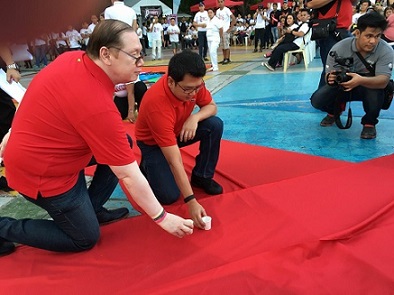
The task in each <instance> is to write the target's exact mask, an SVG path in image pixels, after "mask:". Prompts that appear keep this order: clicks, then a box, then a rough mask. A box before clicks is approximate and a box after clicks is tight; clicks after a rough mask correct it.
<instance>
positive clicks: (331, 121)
mask: <svg viewBox="0 0 394 295" xmlns="http://www.w3.org/2000/svg"><path fill="white" fill-rule="evenodd" d="M334 123H335V118H334V116H332V115H329V114H327V116H325V117H324V118H323V120H321V122H320V126H322V127H328V126H332V125H333V124H334Z"/></svg>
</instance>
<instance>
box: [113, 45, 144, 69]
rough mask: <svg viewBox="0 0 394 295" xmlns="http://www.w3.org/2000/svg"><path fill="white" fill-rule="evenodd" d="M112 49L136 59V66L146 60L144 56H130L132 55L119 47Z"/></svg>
mask: <svg viewBox="0 0 394 295" xmlns="http://www.w3.org/2000/svg"><path fill="white" fill-rule="evenodd" d="M110 48H114V49H117V50H119V51H121V52H123V53H124V54H126V55H128V56H130V57H132V58H133V59H135V64H136V65H137V64H139V63H140V62H141V60H144V56H143V55H140V56H134V55H132V54H130V53H128V52H126V51H124V50H123V49H120V48H118V47H110Z"/></svg>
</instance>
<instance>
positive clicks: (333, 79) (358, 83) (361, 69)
mask: <svg viewBox="0 0 394 295" xmlns="http://www.w3.org/2000/svg"><path fill="white" fill-rule="evenodd" d="M386 26H387V21H386V20H385V18H384V17H383V16H381V15H380V14H379V13H377V12H370V13H367V14H364V15H363V16H361V17H360V18H359V19H358V23H357V28H356V30H355V31H354V37H352V38H346V39H344V40H341V41H340V42H338V43H337V44H335V45H334V46H333V47H332V49H331V51H330V53H329V54H328V56H327V62H326V73H327V74H326V82H327V84H326V85H324V86H323V87H321V88H319V89H318V90H316V91H315V93H313V95H312V97H311V103H312V106H313V107H314V108H316V109H319V110H321V111H323V112H327V116H326V117H325V118H324V119H323V120H322V121H321V122H320V125H321V126H323V127H327V126H332V125H333V124H334V123H335V122H336V121H337V122H338V119H339V121H340V118H339V116H340V114H341V111H343V110H344V108H343V107H344V106H345V105H346V102H348V101H362V102H363V108H364V111H365V115H364V116H363V117H362V119H361V124H362V125H363V129H362V132H361V138H363V139H372V138H375V137H376V129H375V125H376V124H377V123H378V117H379V113H380V110H381V109H382V108H383V103H384V101H385V95H386V91H385V88H386V86H387V85H388V83H389V80H390V77H391V73H392V67H393V60H394V51H393V49H392V48H391V47H390V46H389V45H388V44H387V43H386V42H385V41H383V40H381V39H380V37H381V35H382V33H383V31H384V30H385V28H386ZM350 116H351V115H350Z"/></svg>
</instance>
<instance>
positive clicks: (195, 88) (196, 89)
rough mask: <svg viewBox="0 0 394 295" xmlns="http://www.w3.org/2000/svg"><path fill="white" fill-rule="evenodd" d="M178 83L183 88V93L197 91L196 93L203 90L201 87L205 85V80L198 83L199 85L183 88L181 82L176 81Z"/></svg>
mask: <svg viewBox="0 0 394 295" xmlns="http://www.w3.org/2000/svg"><path fill="white" fill-rule="evenodd" d="M176 85H178V86H179V87H180V88H181V89H182V90H183V93H185V94H192V93H193V92H196V93H197V92H199V91H200V90H201V88H203V87H204V85H205V81H204V80H202V83H201V84H200V85H198V86H197V87H194V88H187V89H185V88H183V87H182V86H181V84H179V83H176Z"/></svg>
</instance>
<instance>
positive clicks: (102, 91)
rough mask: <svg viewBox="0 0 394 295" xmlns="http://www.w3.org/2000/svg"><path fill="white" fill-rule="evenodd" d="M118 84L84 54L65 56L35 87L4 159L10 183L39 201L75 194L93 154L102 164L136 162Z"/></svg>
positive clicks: (43, 72)
mask: <svg viewBox="0 0 394 295" xmlns="http://www.w3.org/2000/svg"><path fill="white" fill-rule="evenodd" d="M113 92H114V84H113V83H112V81H111V80H110V79H109V78H108V76H107V75H106V74H105V73H104V71H103V70H102V69H101V68H99V67H98V66H97V65H96V64H95V63H94V62H93V61H92V60H91V59H90V58H89V57H88V56H87V55H86V54H85V53H84V52H82V51H76V52H69V53H64V54H62V55H61V56H59V57H58V58H56V60H55V61H54V62H53V63H51V64H50V65H49V66H48V67H46V68H45V69H43V70H41V71H40V73H38V74H37V75H36V77H35V78H34V79H33V80H32V82H31V83H30V85H29V87H28V89H27V92H26V94H25V96H24V98H23V101H22V103H21V105H20V108H19V110H18V111H17V113H16V116H15V119H14V122H13V125H12V133H11V136H10V139H9V141H8V145H7V149H6V151H5V155H4V162H5V164H6V167H7V171H6V174H7V180H8V182H9V185H10V186H11V187H12V188H14V189H15V190H17V191H19V192H20V193H22V194H25V195H27V196H29V197H32V198H36V197H37V194H38V193H39V192H40V193H41V195H42V196H44V197H51V196H55V195H58V194H61V193H64V192H66V191H68V190H70V189H71V188H72V187H73V186H74V185H75V183H76V181H77V178H78V174H79V172H80V171H81V170H83V169H84V168H85V166H86V165H87V164H88V162H89V161H90V159H91V157H92V155H94V157H95V158H96V160H97V162H98V163H101V164H107V165H114V166H121V165H126V164H130V163H132V162H133V161H135V158H134V154H133V152H132V150H131V149H130V145H129V143H128V141H127V137H126V131H125V128H124V125H123V123H122V119H121V117H120V114H119V112H118V110H117V108H116V106H115V104H114V102H113Z"/></svg>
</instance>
